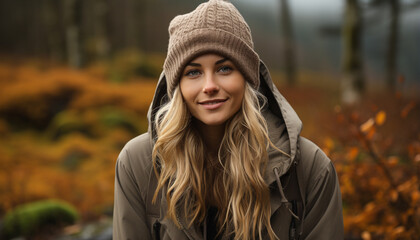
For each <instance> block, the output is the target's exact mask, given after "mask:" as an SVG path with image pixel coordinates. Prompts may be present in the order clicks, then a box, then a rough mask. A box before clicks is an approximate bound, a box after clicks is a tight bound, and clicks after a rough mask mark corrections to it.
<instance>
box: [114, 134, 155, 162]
mask: <svg viewBox="0 0 420 240" xmlns="http://www.w3.org/2000/svg"><path fill="white" fill-rule="evenodd" d="M152 150H153V146H152V141H151V139H150V135H149V133H144V134H142V135H139V136H137V137H135V138H133V139H131V140H130V141H128V142H127V143H126V144H125V146H124V148H123V149H122V150H121V152H120V155H119V156H118V160H119V161H120V162H122V163H124V164H130V165H148V164H149V162H151V158H152Z"/></svg>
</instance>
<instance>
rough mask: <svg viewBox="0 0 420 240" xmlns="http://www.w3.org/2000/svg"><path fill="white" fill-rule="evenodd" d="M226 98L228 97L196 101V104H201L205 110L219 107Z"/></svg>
mask: <svg viewBox="0 0 420 240" xmlns="http://www.w3.org/2000/svg"><path fill="white" fill-rule="evenodd" d="M227 100H228V99H211V100H206V101H201V102H198V104H200V105H202V106H203V107H204V108H205V109H207V110H214V109H217V108H219V107H221V106H222V105H223V103H225V102H226V101H227Z"/></svg>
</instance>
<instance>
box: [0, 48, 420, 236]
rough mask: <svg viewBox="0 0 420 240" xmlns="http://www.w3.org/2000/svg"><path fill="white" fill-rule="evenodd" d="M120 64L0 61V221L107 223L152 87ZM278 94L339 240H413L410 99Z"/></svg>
mask: <svg viewBox="0 0 420 240" xmlns="http://www.w3.org/2000/svg"><path fill="white" fill-rule="evenodd" d="M122 59H123V60H120V62H118V63H116V64H114V65H112V66H110V65H109V64H108V63H104V64H96V65H92V66H90V67H88V68H86V69H83V70H73V69H70V68H68V67H63V66H60V65H55V64H51V63H46V62H42V61H37V60H32V61H24V62H22V61H19V60H13V61H11V60H7V61H4V60H3V61H0V164H1V166H2V167H1V168H0V203H1V205H0V218H3V217H4V216H5V214H6V212H7V211H9V210H11V209H13V208H14V207H15V206H18V205H20V204H23V203H29V202H34V201H38V200H41V199H49V198H55V199H61V200H64V201H66V202H69V203H71V204H72V205H74V206H76V208H77V210H78V211H79V212H80V215H81V218H82V220H83V221H88V220H95V219H97V218H98V217H100V216H101V215H103V214H108V215H110V214H111V210H112V204H113V184H114V169H115V161H116V159H117V157H118V154H119V151H120V150H121V148H122V147H123V145H124V144H125V143H126V142H127V141H128V140H129V139H131V138H132V137H134V136H136V135H138V134H140V133H142V132H145V131H147V119H146V113H147V110H148V107H149V104H150V101H151V99H152V97H153V94H154V88H155V85H156V76H155V77H154V78H145V77H138V76H136V75H133V74H135V72H136V70H135V67H130V66H131V65H133V66H135V65H136V64H135V63H136V61H137V60H136V57H135V56H129V58H128V60H127V58H124V57H122ZM127 61H128V62H127ZM157 61H159V60H157ZM130 64H131V65H130ZM159 64H161V62H159ZM143 65H144V64H143ZM156 65H158V64H156ZM118 66H122V67H118ZM143 67H144V66H143ZM125 68H128V69H125ZM144 71H146V70H144V69H143V70H142V72H144ZM153 71H156V70H153ZM153 71H152V72H153ZM146 72H147V71H146ZM152 75H153V74H152ZM133 76H134V77H133ZM280 90H281V91H282V92H283V93H284V94H285V95H286V98H287V99H288V100H289V101H290V102H291V104H292V106H293V107H294V108H296V110H297V112H298V114H299V115H300V116H301V117H302V120H303V122H304V131H303V135H305V136H306V137H308V138H310V139H312V140H314V141H315V142H316V143H317V144H319V145H320V146H322V147H323V149H324V151H325V152H326V153H327V154H328V155H329V156H330V158H331V159H332V161H333V162H334V165H335V167H336V169H337V172H338V175H339V179H340V185H341V191H342V196H343V206H344V222H345V231H346V237H347V238H349V239H365V240H368V239H420V209H419V206H420V191H419V185H420V184H419V181H420V180H419V178H420V122H419V119H420V109H419V99H416V98H404V97H403V96H402V95H397V96H394V94H387V95H385V96H383V95H382V96H381V95H379V96H376V95H375V96H373V97H369V98H368V97H366V98H365V99H364V100H363V101H362V102H361V103H360V104H358V105H355V106H352V107H342V106H339V105H337V104H336V103H334V100H333V98H328V97H327V96H330V94H331V92H328V90H319V89H308V88H307V87H306V88H305V87H290V88H288V89H287V90H285V89H282V88H280ZM331 95H333V94H331ZM317 101H318V102H317ZM308 102H310V103H311V104H308ZM314 105H316V106H317V107H316V108H314V107H313V106H314Z"/></svg>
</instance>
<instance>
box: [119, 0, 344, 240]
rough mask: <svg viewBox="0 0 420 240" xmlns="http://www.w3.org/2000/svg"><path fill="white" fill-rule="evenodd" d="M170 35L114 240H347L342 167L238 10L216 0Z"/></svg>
mask: <svg viewBox="0 0 420 240" xmlns="http://www.w3.org/2000/svg"><path fill="white" fill-rule="evenodd" d="M169 34H170V39H169V46H168V53H167V57H166V60H165V63H164V66H163V68H164V71H163V73H162V75H161V77H160V79H159V82H158V85H157V88H156V92H155V96H154V99H153V102H152V104H151V107H150V109H149V113H148V118H149V131H148V132H147V133H145V134H143V135H141V136H139V137H136V138H135V139H133V140H131V141H130V142H129V143H127V145H126V146H125V147H124V149H123V150H122V152H121V153H120V156H119V158H118V161H117V166H116V178H115V203H114V227H113V234H114V235H113V236H114V239H176V240H178V239H235V240H236V239H282V240H283V239H342V238H343V225H342V207H341V195H340V189H339V185H338V180H337V176H336V172H335V170H334V167H333V165H332V163H331V162H330V160H329V159H328V158H327V157H326V156H325V154H324V153H323V152H322V151H321V150H320V149H319V148H318V147H317V146H315V145H314V144H313V143H311V142H310V141H309V140H306V139H304V138H302V137H300V136H299V133H300V130H301V127H302V124H301V121H300V120H299V118H298V117H297V115H296V113H295V112H294V111H293V109H292V108H291V106H290V105H289V104H288V103H287V101H286V100H285V99H284V98H283V97H282V96H281V94H280V93H279V92H278V90H277V89H276V87H275V86H274V84H273V82H272V80H271V78H270V75H269V73H268V70H267V68H266V66H265V65H264V64H263V63H262V62H261V61H260V59H259V56H258V55H257V53H256V52H255V51H254V49H253V42H252V38H251V32H250V29H249V27H248V25H247V24H246V22H245V20H244V19H243V17H242V16H241V15H240V13H239V12H238V11H237V9H236V8H235V7H234V6H233V5H232V4H231V3H229V2H226V1H220V0H210V1H209V2H206V3H203V4H201V5H199V6H198V7H197V9H195V10H194V11H192V12H191V13H188V14H185V15H181V16H177V17H176V18H174V19H173V20H172V21H171V23H170V26H169Z"/></svg>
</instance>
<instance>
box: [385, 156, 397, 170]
mask: <svg viewBox="0 0 420 240" xmlns="http://www.w3.org/2000/svg"><path fill="white" fill-rule="evenodd" d="M398 162H399V159H398V157H396V156H391V157H389V158H388V163H389V166H390V167H395V166H397V164H398Z"/></svg>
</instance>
